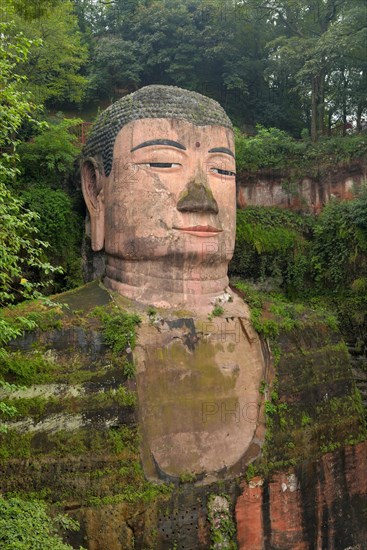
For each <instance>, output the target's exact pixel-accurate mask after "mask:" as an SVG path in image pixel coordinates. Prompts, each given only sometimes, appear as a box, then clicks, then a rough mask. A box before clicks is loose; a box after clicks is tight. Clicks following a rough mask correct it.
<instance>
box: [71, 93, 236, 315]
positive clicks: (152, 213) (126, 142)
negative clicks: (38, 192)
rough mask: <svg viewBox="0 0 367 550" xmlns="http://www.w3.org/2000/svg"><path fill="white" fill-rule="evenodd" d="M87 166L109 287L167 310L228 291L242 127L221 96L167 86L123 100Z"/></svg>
mask: <svg viewBox="0 0 367 550" xmlns="http://www.w3.org/2000/svg"><path fill="white" fill-rule="evenodd" d="M81 172H82V189H83V195H84V198H85V201H86V204H87V208H88V211H89V215H90V221H91V241H92V249H93V250H94V251H99V250H103V249H104V251H105V255H106V277H105V280H104V281H105V284H106V286H107V287H109V288H111V289H113V290H117V291H118V292H119V293H121V294H123V295H124V296H126V297H128V298H131V299H134V300H138V301H141V302H143V303H147V304H151V305H155V306H157V307H170V306H173V307H177V306H180V305H194V304H198V303H204V302H205V303H206V302H209V301H210V300H212V299H213V298H214V297H215V296H216V295H218V294H219V293H221V292H223V290H224V289H225V288H226V286H227V284H228V278H227V268H228V262H229V260H230V259H231V257H232V254H233V249H234V239H235V208H236V205H235V201H236V199H235V197H236V191H235V156H234V136H233V130H232V124H231V122H230V120H229V118H228V117H227V115H226V113H225V112H224V110H223V109H222V107H221V106H220V105H219V104H218V103H217V102H216V101H214V100H212V99H209V98H207V97H205V96H202V95H201V94H198V93H195V92H191V91H187V90H183V89H181V88H176V87H171V86H158V85H152V86H147V87H145V88H141V89H140V90H138V91H136V92H134V93H132V94H130V95H127V96H125V97H123V98H122V99H120V100H118V101H117V102H116V103H114V104H113V105H111V106H110V107H109V108H108V109H106V110H105V111H104V112H103V113H102V114H101V115H100V116H99V118H98V119H97V121H96V123H95V125H94V127H93V130H92V132H91V135H90V137H89V139H88V142H87V144H86V146H85V148H84V152H83V163H82V169H81Z"/></svg>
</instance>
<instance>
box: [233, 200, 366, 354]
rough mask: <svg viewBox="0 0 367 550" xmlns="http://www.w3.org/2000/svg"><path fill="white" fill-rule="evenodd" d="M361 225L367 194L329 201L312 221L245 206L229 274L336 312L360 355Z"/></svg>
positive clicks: (363, 298)
mask: <svg viewBox="0 0 367 550" xmlns="http://www.w3.org/2000/svg"><path fill="white" fill-rule="evenodd" d="M366 220H367V194H366V191H362V192H361V193H360V196H359V197H357V198H356V199H354V200H351V201H347V202H343V201H338V200H333V201H331V202H330V203H329V204H328V205H327V206H326V207H325V208H324V210H323V211H322V212H321V214H320V215H319V216H318V217H317V218H314V217H313V216H310V215H308V214H296V213H292V212H289V211H283V210H281V209H277V208H265V207H248V208H246V209H245V210H242V211H240V212H238V216H237V238H236V248H235V253H234V257H233V260H232V262H231V264H230V272H231V274H232V276H233V277H234V279H236V278H237V277H240V278H241V279H245V280H247V281H249V282H252V283H254V284H255V286H256V287H257V288H258V289H260V290H262V291H264V292H270V293H274V292H275V293H279V292H281V293H282V294H283V295H285V296H286V297H287V298H288V300H297V301H301V302H305V303H307V304H308V305H312V304H314V305H316V304H318V305H320V304H322V305H324V306H325V307H327V308H329V309H330V310H332V311H334V312H335V313H336V315H337V316H338V319H339V322H340V327H341V328H342V330H343V332H344V334H345V336H346V338H347V339H348V340H350V341H355V342H357V344H356V345H357V347H358V349H359V351H361V352H365V351H366V350H367V338H366V328H367V315H366V311H367V223H366ZM250 298H251V297H250ZM250 298H249V299H250ZM252 305H253V306H254V304H252ZM255 305H256V304H255Z"/></svg>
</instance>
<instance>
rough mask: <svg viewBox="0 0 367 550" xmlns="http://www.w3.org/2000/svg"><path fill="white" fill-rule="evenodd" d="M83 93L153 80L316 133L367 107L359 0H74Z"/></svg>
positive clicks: (105, 94)
mask: <svg viewBox="0 0 367 550" xmlns="http://www.w3.org/2000/svg"><path fill="white" fill-rule="evenodd" d="M74 5H75V8H76V12H77V15H78V19H79V26H80V29H81V30H82V32H83V35H84V37H85V40H86V41H87V43H88V44H89V52H90V63H89V71H88V73H89V78H90V87H89V97H90V98H91V99H94V98H95V97H99V98H106V99H109V100H111V99H113V98H117V97H119V96H121V95H124V94H125V93H127V92H128V91H132V90H134V89H136V88H138V87H141V86H143V85H146V84H152V83H162V84H173V85H179V86H184V87H185V88H189V89H193V90H196V91H199V92H202V93H204V94H207V95H209V96H211V97H214V98H215V99H217V100H219V101H220V102H221V103H222V104H223V105H224V107H225V108H226V109H227V111H228V112H229V113H230V114H231V116H232V117H234V119H235V120H236V122H237V123H243V122H244V123H246V124H255V123H261V124H263V125H265V126H276V127H279V128H281V129H284V130H287V131H290V132H291V133H292V134H294V135H299V134H300V132H301V130H302V128H308V129H309V131H310V132H311V134H312V138H313V139H317V137H318V136H319V135H320V134H323V133H324V132H325V130H327V129H328V130H329V131H331V128H332V127H335V126H337V124H338V122H339V123H341V125H342V128H341V133H344V132H345V129H346V128H345V127H344V126H343V125H345V124H346V123H347V121H348V120H349V121H350V117H354V118H355V120H356V122H357V125H358V126H359V127H360V125H361V120H362V118H363V115H364V114H365V112H366V107H367V104H366V95H367V94H366V86H367V64H366V58H365V55H364V53H365V42H366V32H367V29H366V11H365V6H364V2H363V0H309V1H308V2H304V1H303V0H272V1H271V2H269V1H266V0H256V1H255V0H245V1H233V0H181V1H180V2H175V1H173V0H135V1H130V2H126V0H115V1H114V2H104V1H103V0H97V1H95V2H91V1H85V0H74Z"/></svg>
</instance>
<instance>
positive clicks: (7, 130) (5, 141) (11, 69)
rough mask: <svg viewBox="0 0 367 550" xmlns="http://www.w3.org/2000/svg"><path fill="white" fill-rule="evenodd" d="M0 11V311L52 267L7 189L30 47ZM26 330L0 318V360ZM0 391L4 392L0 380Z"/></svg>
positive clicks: (26, 214) (7, 5) (24, 109)
mask: <svg viewBox="0 0 367 550" xmlns="http://www.w3.org/2000/svg"><path fill="white" fill-rule="evenodd" d="M0 10H1V16H2V19H1V21H2V23H0V31H1V34H2V38H3V40H2V41H1V43H0V75H1V77H0V78H1V88H0V114H1V120H2V125H0V127H1V130H0V147H1V148H6V149H5V151H6V152H3V153H2V154H1V155H0V306H4V305H8V304H10V303H12V302H14V301H16V300H19V299H22V298H23V299H24V298H31V297H34V296H37V295H39V293H38V289H39V287H40V283H39V282H37V281H29V280H27V279H26V277H24V273H25V270H27V269H29V266H31V267H32V268H33V269H35V270H37V271H39V272H43V273H46V274H47V273H52V272H54V271H55V268H53V267H52V266H51V265H50V264H49V263H48V262H45V261H44V250H45V248H46V247H47V244H46V243H44V242H42V241H41V240H39V239H38V237H37V230H36V229H35V228H34V223H35V220H36V219H37V218H38V216H37V214H35V213H34V212H31V211H28V210H27V209H25V208H24V205H23V203H22V201H21V200H19V199H18V198H16V197H15V196H14V195H13V193H12V192H11V190H10V188H9V187H8V186H9V185H10V183H11V182H12V181H13V180H14V178H15V176H16V174H17V168H16V163H17V161H18V157H17V155H16V154H15V153H14V150H15V149H16V146H17V144H18V139H17V134H18V132H19V129H20V127H21V125H22V123H23V122H24V120H32V116H31V113H32V110H33V105H32V103H31V102H30V101H29V94H27V93H25V92H24V91H22V89H20V88H21V83H23V79H22V77H20V76H19V74H18V73H17V72H16V69H17V66H18V65H19V63H20V62H23V61H25V60H26V59H27V55H28V51H29V48H30V47H31V42H30V41H29V40H26V39H25V38H24V36H23V35H16V34H15V33H14V29H13V25H12V23H11V22H9V21H10V20H11V18H12V15H13V13H14V11H13V5H12V3H11V2H10V1H7V2H4V3H3V4H2V5H1V7H0ZM31 328H35V323H34V322H32V321H30V320H28V319H26V318H24V317H21V316H19V317H17V318H16V319H15V320H14V322H13V323H10V322H9V321H8V320H6V319H5V318H4V317H3V316H2V315H1V314H0V358H3V357H4V356H5V355H6V353H7V352H6V350H5V347H4V346H5V345H6V344H7V343H8V342H9V341H10V340H12V339H13V338H16V337H17V336H19V335H20V334H22V333H23V332H24V331H25V330H27V329H31ZM0 386H3V387H4V386H5V387H7V388H8V389H9V386H8V385H6V384H5V382H4V381H3V380H1V379H0ZM0 405H1V406H0V408H1V411H2V413H5V414H8V415H11V414H13V412H14V409H13V408H12V407H6V406H5V405H4V403H0Z"/></svg>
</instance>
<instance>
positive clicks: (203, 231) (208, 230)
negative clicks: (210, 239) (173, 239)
mask: <svg viewBox="0 0 367 550" xmlns="http://www.w3.org/2000/svg"><path fill="white" fill-rule="evenodd" d="M173 229H178V230H179V231H185V232H186V233H193V234H196V235H197V236H200V237H206V236H210V235H217V234H218V233H221V232H222V231H223V229H218V228H217V227H213V226H211V225H194V226H192V227H174V228H173Z"/></svg>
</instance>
